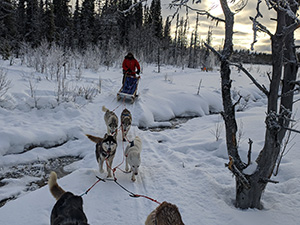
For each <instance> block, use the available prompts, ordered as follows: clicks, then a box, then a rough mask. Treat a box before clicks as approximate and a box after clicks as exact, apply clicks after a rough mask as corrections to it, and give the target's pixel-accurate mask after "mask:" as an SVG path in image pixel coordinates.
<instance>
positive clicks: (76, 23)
mask: <svg viewBox="0 0 300 225" xmlns="http://www.w3.org/2000/svg"><path fill="white" fill-rule="evenodd" d="M80 14H81V11H80V8H79V0H76V4H75V10H74V14H73V32H72V35H73V39H72V41H73V42H72V47H73V48H74V47H79V42H80V40H82V38H81V35H80V34H81V26H80Z"/></svg>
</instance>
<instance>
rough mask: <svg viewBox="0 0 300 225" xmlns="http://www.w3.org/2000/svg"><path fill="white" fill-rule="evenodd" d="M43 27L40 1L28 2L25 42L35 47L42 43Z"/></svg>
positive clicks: (28, 0) (29, 0) (30, 0)
mask: <svg viewBox="0 0 300 225" xmlns="http://www.w3.org/2000/svg"><path fill="white" fill-rule="evenodd" d="M41 27H42V26H41V21H40V10H39V6H38V0H27V7H26V23H25V41H27V42H29V43H31V45H32V46H33V47H36V46H38V44H39V43H40V36H41Z"/></svg>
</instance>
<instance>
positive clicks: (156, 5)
mask: <svg viewBox="0 0 300 225" xmlns="http://www.w3.org/2000/svg"><path fill="white" fill-rule="evenodd" d="M149 23H151V26H152V27H151V28H152V32H153V35H154V36H155V37H156V38H158V39H162V37H163V35H162V34H163V28H162V27H163V26H162V16H161V2H160V0H152V2H151V6H150V17H149Z"/></svg>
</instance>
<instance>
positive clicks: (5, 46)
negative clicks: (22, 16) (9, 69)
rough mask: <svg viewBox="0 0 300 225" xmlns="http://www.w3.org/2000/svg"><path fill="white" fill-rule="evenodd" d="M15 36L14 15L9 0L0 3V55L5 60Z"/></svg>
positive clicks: (12, 45)
mask: <svg viewBox="0 0 300 225" xmlns="http://www.w3.org/2000/svg"><path fill="white" fill-rule="evenodd" d="M16 34H17V29H16V15H15V10H14V6H13V4H12V2H11V0H1V1H0V54H1V55H2V57H3V58H4V59H7V58H8V57H9V56H10V54H11V51H12V49H13V47H14V39H15V37H16Z"/></svg>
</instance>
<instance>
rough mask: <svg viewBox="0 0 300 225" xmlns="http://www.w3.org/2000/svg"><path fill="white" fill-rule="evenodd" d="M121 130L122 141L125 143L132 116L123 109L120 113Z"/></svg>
mask: <svg viewBox="0 0 300 225" xmlns="http://www.w3.org/2000/svg"><path fill="white" fill-rule="evenodd" d="M120 120H121V129H122V139H123V141H126V139H125V137H126V136H127V134H128V131H129V129H130V127H131V122H132V116H131V113H130V111H129V110H128V109H124V110H123V111H122V113H121V119H120Z"/></svg>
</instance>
